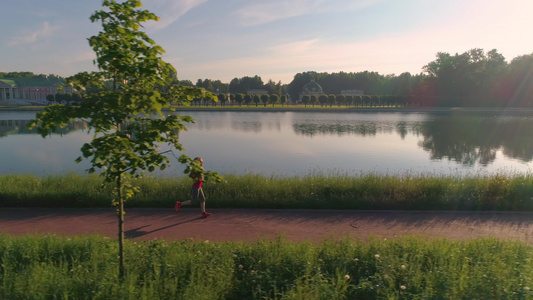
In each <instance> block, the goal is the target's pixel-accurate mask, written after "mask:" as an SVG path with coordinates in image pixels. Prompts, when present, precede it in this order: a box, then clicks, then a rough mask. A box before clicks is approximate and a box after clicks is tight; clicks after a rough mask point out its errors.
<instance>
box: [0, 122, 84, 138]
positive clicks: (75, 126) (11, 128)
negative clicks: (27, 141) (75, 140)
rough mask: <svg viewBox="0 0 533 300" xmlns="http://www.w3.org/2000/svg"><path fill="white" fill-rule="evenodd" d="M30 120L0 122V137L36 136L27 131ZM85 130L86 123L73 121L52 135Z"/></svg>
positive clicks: (33, 132) (31, 131)
mask: <svg viewBox="0 0 533 300" xmlns="http://www.w3.org/2000/svg"><path fill="white" fill-rule="evenodd" d="M30 121H31V120H0V137H4V136H8V135H12V134H37V130H36V129H35V128H34V129H31V130H30V129H28V124H29V123H30ZM85 129H87V123H85V122H83V121H75V122H73V123H71V124H69V125H67V126H66V127H65V128H58V129H57V130H56V132H54V133H53V134H59V135H64V134H67V133H69V132H73V131H77V130H85Z"/></svg>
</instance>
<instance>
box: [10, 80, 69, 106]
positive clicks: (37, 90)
mask: <svg viewBox="0 0 533 300" xmlns="http://www.w3.org/2000/svg"><path fill="white" fill-rule="evenodd" d="M63 83H64V82H63V80H62V79H61V78H59V77H53V76H49V77H32V78H0V103H1V102H6V101H16V100H24V101H26V102H31V103H36V104H48V101H47V100H46V96H48V95H55V94H57V93H58V90H57V88H58V87H59V86H60V85H62V84H63ZM72 92H73V89H72V87H70V86H64V87H63V91H62V93H72Z"/></svg>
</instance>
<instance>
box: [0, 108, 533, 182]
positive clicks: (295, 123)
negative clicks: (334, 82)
mask: <svg viewBox="0 0 533 300" xmlns="http://www.w3.org/2000/svg"><path fill="white" fill-rule="evenodd" d="M35 114H36V113H35V112H30V111H0V174H35V175H39V176H45V175H51V174H53V175H56V174H66V173H71V172H75V173H79V174H83V173H84V172H85V170H86V169H87V168H88V167H89V163H88V162H87V161H83V162H82V163H80V164H76V163H75V162H74V160H75V159H76V158H77V157H78V156H80V153H81V152H80V148H81V146H82V145H83V144H84V143H85V142H88V141H90V140H91V137H92V135H89V134H88V133H87V130H85V129H84V128H85V124H84V123H83V122H77V123H75V124H73V125H72V126H69V127H68V128H66V129H63V130H62V131H61V133H60V134H52V135H50V136H48V137H47V138H44V139H43V138H42V137H41V136H40V135H38V134H36V133H35V131H29V130H27V129H26V128H25V126H26V124H27V123H28V121H29V120H31V119H33V118H35ZM181 114H184V113H183V112H181ZM186 114H188V115H190V116H192V117H193V118H194V119H195V120H196V124H189V126H188V127H189V131H186V132H181V133H180V141H181V143H182V144H183V146H184V147H185V149H186V152H185V154H187V155H189V156H191V157H195V156H202V157H203V158H204V161H205V165H204V167H205V168H206V169H208V170H212V171H217V172H219V173H221V174H249V173H253V174H263V175H266V176H279V177H292V176H307V175H314V174H324V175H339V174H342V175H360V174H369V173H372V174H381V175H406V174H412V175H453V176H470V175H493V174H495V173H504V174H511V175H512V174H523V173H529V172H530V171H531V169H532V167H533V163H532V159H533V113H527V112H521V111H512V112H505V113H502V112H460V111H458V112H454V111H445V112H350V113H348V112H343V113H341V112H296V111H288V112H250V111H187V112H186ZM163 150H171V149H168V148H166V147H163ZM173 152H174V154H175V155H176V156H179V155H181V154H182V153H179V152H176V150H174V151H173ZM169 157H170V158H171V160H172V165H171V167H170V168H167V169H166V170H164V171H158V172H156V173H155V176H165V177H167V176H181V174H182V172H183V167H182V166H181V165H180V164H179V163H178V162H177V160H176V159H175V158H174V157H173V156H172V155H169Z"/></svg>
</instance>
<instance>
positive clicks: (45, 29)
mask: <svg viewBox="0 0 533 300" xmlns="http://www.w3.org/2000/svg"><path fill="white" fill-rule="evenodd" d="M58 28H59V27H58V26H52V25H50V23H48V22H44V23H43V25H42V26H41V28H39V29H37V30H35V31H33V32H29V33H26V34H19V35H17V36H16V37H14V38H13V39H12V40H11V41H10V42H9V43H8V46H10V47H15V46H18V45H27V44H33V43H35V42H37V41H38V40H41V39H44V38H46V37H49V36H51V35H52V34H53V33H54V32H55V31H56V30H57V29H58Z"/></svg>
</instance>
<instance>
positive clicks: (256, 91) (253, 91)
mask: <svg viewBox="0 0 533 300" xmlns="http://www.w3.org/2000/svg"><path fill="white" fill-rule="evenodd" d="M246 94H249V95H266V94H268V91H267V90H262V89H251V90H247V91H246Z"/></svg>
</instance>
